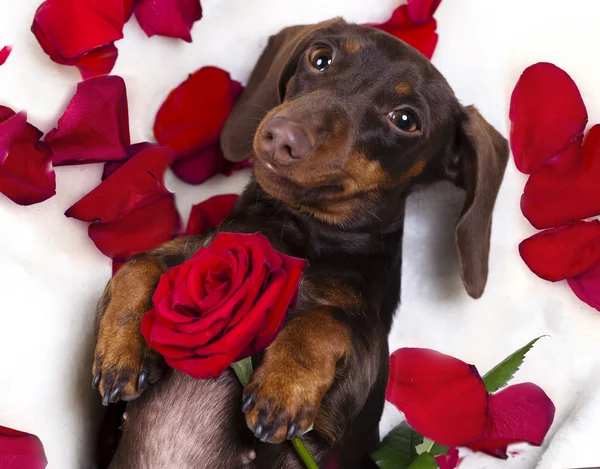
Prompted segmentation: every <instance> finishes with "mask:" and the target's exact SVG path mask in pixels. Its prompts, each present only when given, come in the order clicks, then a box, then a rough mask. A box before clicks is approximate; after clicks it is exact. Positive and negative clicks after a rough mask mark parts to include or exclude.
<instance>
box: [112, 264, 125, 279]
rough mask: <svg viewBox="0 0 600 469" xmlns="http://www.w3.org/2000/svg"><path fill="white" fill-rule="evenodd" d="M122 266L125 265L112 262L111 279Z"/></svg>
mask: <svg viewBox="0 0 600 469" xmlns="http://www.w3.org/2000/svg"><path fill="white" fill-rule="evenodd" d="M124 265H125V261H113V262H112V274H113V277H114V276H115V274H116V273H117V272H118V271H119V269H120V268H121V267H123V266H124Z"/></svg>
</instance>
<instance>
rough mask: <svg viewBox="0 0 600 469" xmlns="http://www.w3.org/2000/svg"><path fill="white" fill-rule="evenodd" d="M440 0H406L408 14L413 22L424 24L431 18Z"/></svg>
mask: <svg viewBox="0 0 600 469" xmlns="http://www.w3.org/2000/svg"><path fill="white" fill-rule="evenodd" d="M441 2H442V0H408V4H407V10H408V16H410V19H411V21H412V22H413V23H415V24H425V23H427V22H428V21H429V20H430V19H431V18H433V14H434V13H435V10H437V7H438V6H440V3H441Z"/></svg>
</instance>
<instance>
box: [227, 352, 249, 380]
mask: <svg viewBox="0 0 600 469" xmlns="http://www.w3.org/2000/svg"><path fill="white" fill-rule="evenodd" d="M231 368H233V371H235V374H236V375H237V377H238V379H239V380H240V383H242V386H246V385H247V384H248V383H249V382H250V376H252V358H251V357H247V358H244V359H243V360H240V361H239V362H235V363H232V364H231Z"/></svg>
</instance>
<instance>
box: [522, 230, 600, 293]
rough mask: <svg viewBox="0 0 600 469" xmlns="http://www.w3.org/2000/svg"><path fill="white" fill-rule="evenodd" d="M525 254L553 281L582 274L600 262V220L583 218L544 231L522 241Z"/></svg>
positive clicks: (525, 258) (530, 263)
mask: <svg viewBox="0 0 600 469" xmlns="http://www.w3.org/2000/svg"><path fill="white" fill-rule="evenodd" d="M519 252H520V254H521V258H522V259H523V261H524V262H525V264H527V266H528V267H529V268H530V269H531V271H532V272H533V273H534V274H536V275H537V276H538V277H541V278H543V279H545V280H549V281H551V282H556V281H558V280H564V279H566V278H569V277H574V276H576V275H579V274H582V273H583V272H586V271H588V270H590V269H591V268H592V267H594V266H596V265H598V264H600V221H598V220H593V221H590V222H586V221H580V222H577V223H573V224H571V225H567V226H561V227H558V228H554V229H552V230H546V231H542V232H541V233H537V234H535V235H533V236H531V237H530V238H527V239H526V240H524V241H522V242H521V244H520V245H519Z"/></svg>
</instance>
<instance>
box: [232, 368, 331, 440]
mask: <svg viewBox="0 0 600 469" xmlns="http://www.w3.org/2000/svg"><path fill="white" fill-rule="evenodd" d="M329 386H330V380H329V379H327V378H326V377H324V376H323V374H322V373H320V372H319V370H311V369H306V368H304V367H302V366H300V365H299V364H298V363H297V362H295V360H294V359H293V358H289V359H286V360H283V361H280V362H279V363H277V362H269V361H268V360H267V362H266V363H263V364H262V365H261V366H260V367H259V368H258V369H257V370H256V371H255V372H254V374H253V375H252V378H251V380H250V383H249V384H248V385H247V386H246V388H245V389H244V395H243V404H242V410H243V411H244V412H245V413H246V422H247V424H248V427H250V429H251V430H252V431H253V432H254V435H255V436H256V438H258V439H260V440H261V441H267V442H269V443H281V442H282V441H284V440H285V439H286V438H287V439H291V438H293V437H294V436H296V435H301V434H303V433H304V432H306V431H307V430H308V429H309V428H310V426H311V425H312V423H313V421H314V419H315V417H316V415H317V412H318V410H319V407H320V405H321V401H322V399H323V396H324V395H325V393H326V392H327V390H328V389H329Z"/></svg>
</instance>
